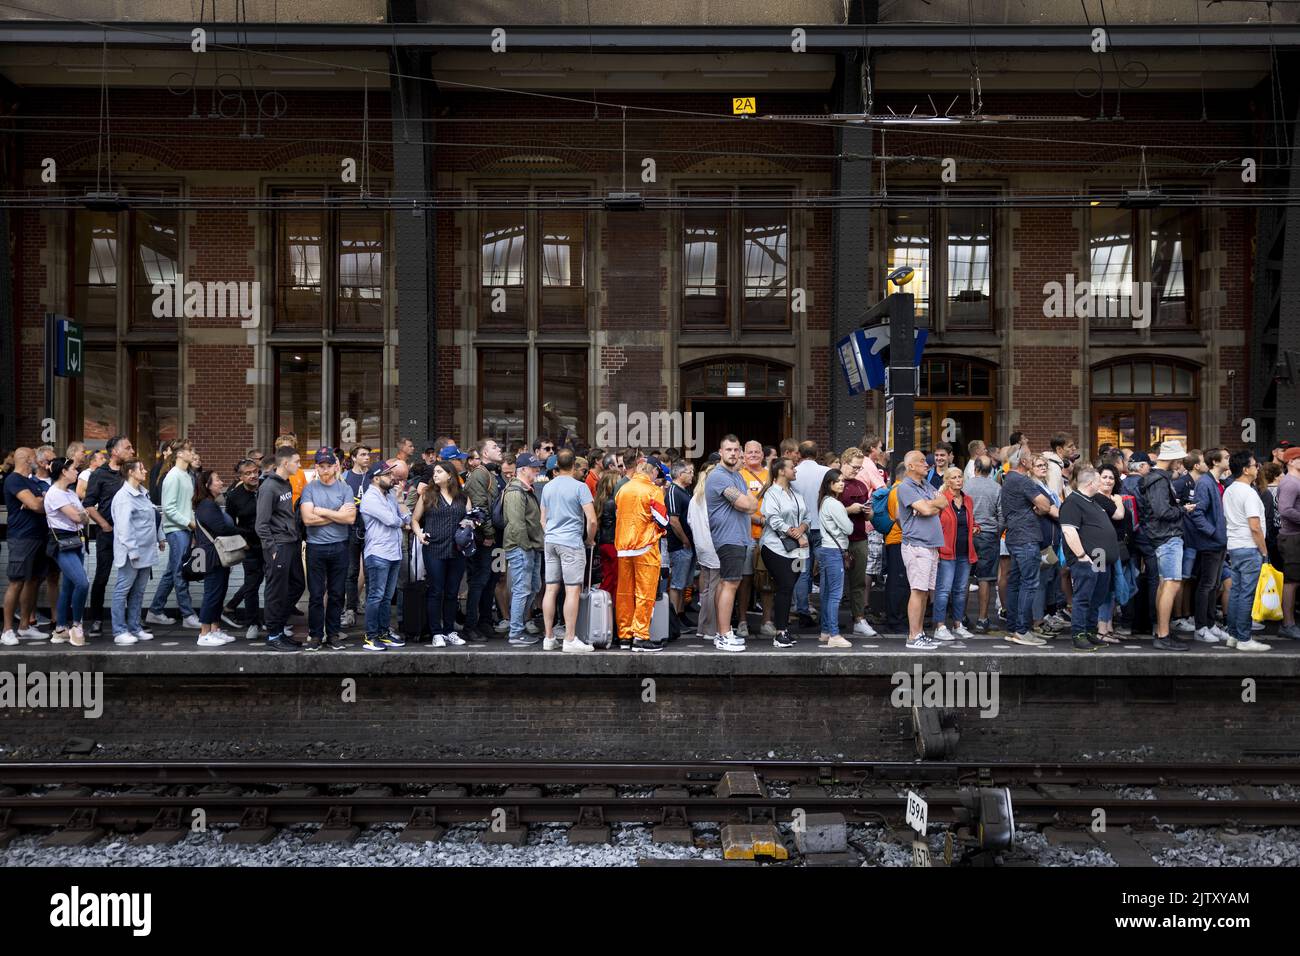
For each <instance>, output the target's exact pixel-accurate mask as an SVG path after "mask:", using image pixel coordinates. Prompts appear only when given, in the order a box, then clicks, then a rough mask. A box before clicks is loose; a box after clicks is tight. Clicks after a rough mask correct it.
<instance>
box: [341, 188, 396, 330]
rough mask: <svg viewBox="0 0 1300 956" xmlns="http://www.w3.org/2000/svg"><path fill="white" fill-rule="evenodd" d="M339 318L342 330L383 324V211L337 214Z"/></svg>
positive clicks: (378, 326) (368, 327)
mask: <svg viewBox="0 0 1300 956" xmlns="http://www.w3.org/2000/svg"><path fill="white" fill-rule="evenodd" d="M338 269H339V279H338V284H339V288H338V319H337V322H336V325H337V326H338V327H339V328H342V329H382V328H383V327H384V214H383V213H381V212H370V211H365V212H341V213H339V250H338Z"/></svg>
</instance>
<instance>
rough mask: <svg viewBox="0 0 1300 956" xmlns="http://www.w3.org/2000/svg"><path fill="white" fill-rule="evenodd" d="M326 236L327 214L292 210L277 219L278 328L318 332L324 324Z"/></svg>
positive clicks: (276, 318) (276, 321)
mask: <svg viewBox="0 0 1300 956" xmlns="http://www.w3.org/2000/svg"><path fill="white" fill-rule="evenodd" d="M325 234H326V232H325V214H324V213H321V212H313V211H311V210H304V209H293V210H287V211H285V212H282V213H280V214H279V215H278V216H277V217H276V256H277V260H276V261H277V265H276V313H275V324H276V327H277V328H313V329H319V328H321V326H322V325H323V324H324V316H325V311H324V308H323V300H322V298H321V295H322V278H323V277H322V273H321V268H322V266H323V264H324V261H325V241H326V240H325Z"/></svg>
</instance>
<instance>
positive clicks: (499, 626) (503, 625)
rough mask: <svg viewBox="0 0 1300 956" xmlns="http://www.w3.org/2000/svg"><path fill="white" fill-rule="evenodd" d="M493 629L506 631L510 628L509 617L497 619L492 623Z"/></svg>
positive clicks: (501, 631) (500, 631)
mask: <svg viewBox="0 0 1300 956" xmlns="http://www.w3.org/2000/svg"><path fill="white" fill-rule="evenodd" d="M492 630H494V631H496V632H497V633H498V634H504V633H506V632H507V631H509V630H510V620H509V619H508V618H503V619H502V620H500V621H497V622H496V623H495V624H493V625H492Z"/></svg>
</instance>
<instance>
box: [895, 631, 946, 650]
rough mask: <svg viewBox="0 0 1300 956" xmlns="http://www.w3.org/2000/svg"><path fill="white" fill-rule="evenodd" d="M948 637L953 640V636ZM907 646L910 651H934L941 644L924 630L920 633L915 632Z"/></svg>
mask: <svg viewBox="0 0 1300 956" xmlns="http://www.w3.org/2000/svg"><path fill="white" fill-rule="evenodd" d="M948 639H949V640H952V638H951V637H950V638H948ZM906 646H907V649H908V650H909V651H932V650H934V649H935V648H936V647H938V646H939V642H938V641H936V640H934V639H933V638H930V637H927V636H926V635H925V632H924V631H922V632H921V633H920V634H914V635H913V636H912V637H909V638H908V639H907V645H906Z"/></svg>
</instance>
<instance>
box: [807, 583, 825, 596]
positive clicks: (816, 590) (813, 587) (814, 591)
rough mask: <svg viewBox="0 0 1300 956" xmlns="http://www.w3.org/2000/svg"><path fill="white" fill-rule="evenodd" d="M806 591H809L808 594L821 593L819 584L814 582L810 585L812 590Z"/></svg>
mask: <svg viewBox="0 0 1300 956" xmlns="http://www.w3.org/2000/svg"><path fill="white" fill-rule="evenodd" d="M808 593H809V594H821V593H822V589H821V585H818V584H814V585H813V586H812V590H811V591H809V592H808Z"/></svg>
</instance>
